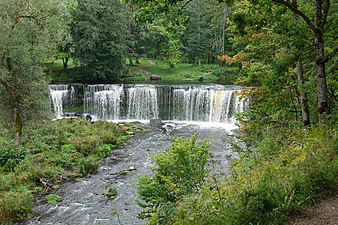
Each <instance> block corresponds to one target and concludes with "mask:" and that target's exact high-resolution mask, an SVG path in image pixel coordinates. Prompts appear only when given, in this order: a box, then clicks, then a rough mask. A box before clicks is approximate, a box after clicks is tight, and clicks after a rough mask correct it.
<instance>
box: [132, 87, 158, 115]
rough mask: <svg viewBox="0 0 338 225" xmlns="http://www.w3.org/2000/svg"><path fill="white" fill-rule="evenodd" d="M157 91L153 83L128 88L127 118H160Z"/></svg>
mask: <svg viewBox="0 0 338 225" xmlns="http://www.w3.org/2000/svg"><path fill="white" fill-rule="evenodd" d="M158 112H159V111H158V104H157V91H156V88H155V87H154V86H152V85H147V86H144V85H142V86H138V85H136V86H135V87H131V88H128V89H127V119H137V120H146V119H151V118H158Z"/></svg>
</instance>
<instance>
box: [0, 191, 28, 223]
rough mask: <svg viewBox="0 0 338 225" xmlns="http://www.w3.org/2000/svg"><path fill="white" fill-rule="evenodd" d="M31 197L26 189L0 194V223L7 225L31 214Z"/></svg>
mask: <svg viewBox="0 0 338 225" xmlns="http://www.w3.org/2000/svg"><path fill="white" fill-rule="evenodd" d="M32 200H33V195H32V194H31V192H30V191H28V190H26V189H19V190H12V191H5V192H0V221H1V224H3V223H2V221H6V222H7V223H8V224H11V223H12V222H15V221H18V220H21V219H24V218H27V217H28V216H29V215H30V214H31V213H32Z"/></svg>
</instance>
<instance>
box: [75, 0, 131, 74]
mask: <svg viewBox="0 0 338 225" xmlns="http://www.w3.org/2000/svg"><path fill="white" fill-rule="evenodd" d="M123 9H124V7H123V6H122V5H121V4H120V2H119V1H117V0H114V1H108V0H94V1H91V0H81V1H78V5H77V7H76V9H75V10H74V12H73V13H72V18H73V23H72V24H71V36H72V38H73V42H74V49H75V52H74V56H75V57H76V58H77V59H78V60H79V61H80V63H81V65H82V66H83V67H84V68H83V70H82V71H81V72H82V73H85V74H86V77H84V79H86V80H92V81H93V80H101V81H102V80H117V79H118V78H119V77H121V76H122V75H123V74H124V73H125V56H126V43H125V40H126V37H127V33H126V26H127V25H126V19H125V15H124V13H123Z"/></svg>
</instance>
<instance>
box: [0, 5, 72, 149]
mask: <svg viewBox="0 0 338 225" xmlns="http://www.w3.org/2000/svg"><path fill="white" fill-rule="evenodd" d="M65 4H66V2H65V1H62V0H57V1H54V0H35V1H26V0H17V1H12V0H2V1H1V2H0V18H1V24H0V46H1V47H0V58H1V61H0V98H1V100H0V103H1V105H0V116H1V118H2V122H5V121H6V122H5V123H6V125H7V127H14V130H13V133H14V136H15V140H16V144H17V145H19V144H20V137H21V134H22V127H23V124H24V122H26V121H28V120H32V119H40V118H41V117H43V116H45V115H46V112H49V111H50V105H49V101H48V96H49V94H48V91H49V89H48V81H49V80H48V77H46V75H45V73H44V71H43V67H42V63H43V62H44V60H45V59H46V58H47V54H48V53H49V51H50V50H51V49H55V48H56V43H57V41H58V40H59V38H60V36H61V34H60V33H62V26H63V22H64V21H62V20H60V19H59V18H60V17H62V15H63V14H64V13H67V10H66V9H65Z"/></svg>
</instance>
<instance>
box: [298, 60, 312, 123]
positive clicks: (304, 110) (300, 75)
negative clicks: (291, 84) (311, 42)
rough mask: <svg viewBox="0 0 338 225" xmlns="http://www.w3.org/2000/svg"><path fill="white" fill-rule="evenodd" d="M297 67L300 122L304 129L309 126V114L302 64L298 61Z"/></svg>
mask: <svg viewBox="0 0 338 225" xmlns="http://www.w3.org/2000/svg"><path fill="white" fill-rule="evenodd" d="M296 67H297V77H298V86H299V94H300V105H301V108H302V120H303V124H304V126H305V127H307V126H310V112H309V106H308V99H307V94H306V92H305V91H304V74H303V67H302V62H301V61H300V60H298V61H297V62H296Z"/></svg>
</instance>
